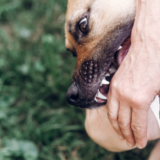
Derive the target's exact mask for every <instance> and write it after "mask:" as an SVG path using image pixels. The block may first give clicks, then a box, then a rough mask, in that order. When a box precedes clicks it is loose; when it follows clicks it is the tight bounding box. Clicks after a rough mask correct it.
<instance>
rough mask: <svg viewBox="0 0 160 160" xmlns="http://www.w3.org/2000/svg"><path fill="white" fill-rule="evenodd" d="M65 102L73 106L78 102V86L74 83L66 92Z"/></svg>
mask: <svg viewBox="0 0 160 160" xmlns="http://www.w3.org/2000/svg"><path fill="white" fill-rule="evenodd" d="M66 97H67V101H68V103H70V104H72V105H74V104H75V103H76V102H77V100H78V86H77V84H76V82H73V83H72V84H71V85H70V87H69V89H68V92H67V95H66Z"/></svg>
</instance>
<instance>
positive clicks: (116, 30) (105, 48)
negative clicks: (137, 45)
mask: <svg viewBox="0 0 160 160" xmlns="http://www.w3.org/2000/svg"><path fill="white" fill-rule="evenodd" d="M134 17H135V1H134V0H127V1H126V0H114V1H113V0H85V1H82V0H69V1H68V8H67V16H66V23H65V33H66V48H67V49H68V50H69V51H71V52H72V53H73V55H74V56H76V57H77V64H76V68H75V70H74V73H73V77H72V83H71V86H70V87H69V89H68V92H67V100H68V102H69V103H70V104H72V105H76V106H80V107H82V108H93V107H99V106H102V105H104V104H106V102H107V94H108V90H109V83H110V81H111V79H112V77H113V75H114V73H115V71H116V69H117V68H118V66H119V65H120V63H121V61H122V59H123V58H124V56H125V55H126V53H127V52H128V50H129V47H130V39H128V37H130V35H131V30H132V26H133V22H134ZM105 77H106V78H105Z"/></svg>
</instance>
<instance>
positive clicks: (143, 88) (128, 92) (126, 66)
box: [107, 0, 160, 149]
mask: <svg viewBox="0 0 160 160" xmlns="http://www.w3.org/2000/svg"><path fill="white" fill-rule="evenodd" d="M159 6H160V1H159V0H136V18H135V24H134V27H133V31H132V36H131V42H132V45H131V48H130V51H129V53H128V54H127V56H126V57H125V59H124V61H123V62H122V64H121V66H120V68H119V69H118V71H117V72H116V74H115V76H114V77H113V79H112V82H111V85H110V91H109V95H108V102H107V108H108V118H109V120H110V122H111V125H112V127H113V128H114V129H115V131H116V132H117V134H118V135H119V136H120V137H121V139H126V141H127V144H128V147H130V148H132V147H134V146H135V145H136V146H137V147H138V148H140V149H142V148H144V147H145V146H146V144H147V140H148V138H147V119H148V111H149V106H150V104H151V102H152V101H153V99H154V98H155V96H156V95H158V94H159V91H160V80H159V77H160V40H159V37H160V8H159Z"/></svg>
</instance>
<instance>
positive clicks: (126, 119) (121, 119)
mask: <svg viewBox="0 0 160 160" xmlns="http://www.w3.org/2000/svg"><path fill="white" fill-rule="evenodd" d="M131 117H132V109H131V107H129V106H128V105H127V104H126V103H123V102H120V109H119V114H118V123H119V126H120V129H121V132H122V134H123V136H124V137H125V139H126V141H127V144H128V146H129V147H134V146H135V140H134V136H133V132H132V129H131Z"/></svg>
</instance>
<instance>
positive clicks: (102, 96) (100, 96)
mask: <svg viewBox="0 0 160 160" xmlns="http://www.w3.org/2000/svg"><path fill="white" fill-rule="evenodd" d="M97 97H98V98H100V99H103V100H107V97H105V96H104V95H103V94H102V93H101V92H100V91H99V90H98V94H97Z"/></svg>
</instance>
